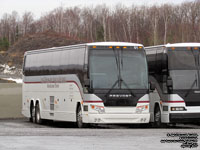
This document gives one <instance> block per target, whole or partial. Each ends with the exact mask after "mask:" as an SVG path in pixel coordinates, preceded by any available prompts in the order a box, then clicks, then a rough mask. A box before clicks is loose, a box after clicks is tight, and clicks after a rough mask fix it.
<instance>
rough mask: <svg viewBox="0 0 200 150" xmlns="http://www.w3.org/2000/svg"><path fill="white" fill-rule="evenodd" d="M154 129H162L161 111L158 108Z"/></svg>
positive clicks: (155, 113) (155, 114)
mask: <svg viewBox="0 0 200 150" xmlns="http://www.w3.org/2000/svg"><path fill="white" fill-rule="evenodd" d="M154 127H157V128H160V127H162V123H161V111H160V108H159V107H158V106H157V107H156V108H155V112H154Z"/></svg>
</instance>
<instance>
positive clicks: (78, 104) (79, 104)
mask: <svg viewBox="0 0 200 150" xmlns="http://www.w3.org/2000/svg"><path fill="white" fill-rule="evenodd" d="M79 106H81V103H80V102H78V103H77V106H76V113H77V112H78V107H79Z"/></svg>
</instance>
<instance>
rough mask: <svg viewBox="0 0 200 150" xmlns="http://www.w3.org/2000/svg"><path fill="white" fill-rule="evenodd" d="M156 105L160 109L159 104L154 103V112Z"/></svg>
mask: <svg viewBox="0 0 200 150" xmlns="http://www.w3.org/2000/svg"><path fill="white" fill-rule="evenodd" d="M157 107H158V108H159V109H160V105H159V104H158V103H155V106H154V113H155V111H156V108H157Z"/></svg>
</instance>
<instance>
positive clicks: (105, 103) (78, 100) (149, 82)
mask: <svg viewBox="0 0 200 150" xmlns="http://www.w3.org/2000/svg"><path fill="white" fill-rule="evenodd" d="M199 48H200V44H198V43H184V44H167V45H161V46H152V47H145V48H144V47H143V45H141V44H136V43H125V42H97V43H86V44H80V45H71V46H64V47H56V48H48V49H40V50H34V51H27V52H26V53H25V55H24V63H23V90H22V91H23V102H22V114H23V115H24V116H26V117H28V118H30V121H32V122H35V123H38V124H40V123H42V122H43V121H44V120H54V121H68V122H75V123H76V124H77V126H78V127H80V128H81V127H84V126H87V125H88V124H148V123H153V124H154V126H156V127H160V126H162V125H163V124H168V123H179V122H185V123H190V122H194V121H195V122H199V121H200V102H199V100H200V84H199V82H200V80H199V77H200V75H199V74H200V73H199V69H200V64H199V63H200V58H199Z"/></svg>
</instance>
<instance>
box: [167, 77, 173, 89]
mask: <svg viewBox="0 0 200 150" xmlns="http://www.w3.org/2000/svg"><path fill="white" fill-rule="evenodd" d="M172 85H173V83H172V78H171V77H168V79H167V87H168V88H172Z"/></svg>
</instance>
